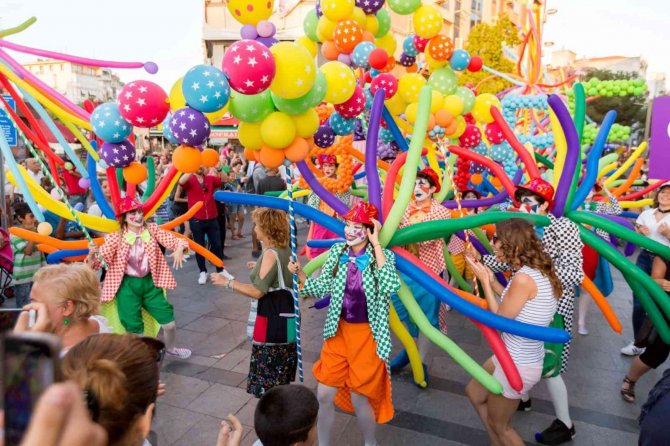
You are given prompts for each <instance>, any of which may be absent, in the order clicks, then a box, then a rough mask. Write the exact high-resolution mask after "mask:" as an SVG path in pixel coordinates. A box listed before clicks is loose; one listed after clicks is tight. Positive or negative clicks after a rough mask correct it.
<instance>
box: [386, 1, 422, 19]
mask: <svg viewBox="0 0 670 446" xmlns="http://www.w3.org/2000/svg"><path fill="white" fill-rule="evenodd" d="M387 3H388V5H389V8H391V11H393V12H395V13H396V14H400V15H408V14H411V13H413V12H414V11H416V10H417V9H419V6H421V0H388V2H387Z"/></svg>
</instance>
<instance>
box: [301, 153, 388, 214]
mask: <svg viewBox="0 0 670 446" xmlns="http://www.w3.org/2000/svg"><path fill="white" fill-rule="evenodd" d="M296 166H298V170H299V171H300V175H302V177H303V178H304V179H305V181H306V182H307V184H309V186H310V187H311V188H312V191H313V192H314V193H315V194H316V195H317V196H318V197H319V198H320V199H321V200H322V201H323V202H324V203H326V204H327V205H328V206H330V207H331V208H332V209H333V210H334V211H335V212H337V213H338V214H340V215H345V214H346V213H347V212H349V208H348V207H347V205H345V204H344V203H342V202H341V201H340V200H339V199H338V198H337V197H336V196H335V195H333V194H331V193H330V192H329V191H328V190H327V189H326V188H325V187H323V185H322V184H321V183H319V180H317V179H316V178H315V177H314V174H313V173H312V171H311V170H309V167H308V166H307V164H306V163H305V162H304V161H300V162H299V163H296ZM375 170H376V169H375Z"/></svg>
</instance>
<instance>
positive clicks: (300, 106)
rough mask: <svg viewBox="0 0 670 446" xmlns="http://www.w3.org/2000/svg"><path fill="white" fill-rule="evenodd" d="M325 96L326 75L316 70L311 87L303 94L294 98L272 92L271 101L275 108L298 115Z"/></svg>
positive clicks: (318, 102) (317, 103)
mask: <svg viewBox="0 0 670 446" xmlns="http://www.w3.org/2000/svg"><path fill="white" fill-rule="evenodd" d="M324 97H326V76H325V75H324V74H323V73H322V72H321V71H320V70H317V72H316V79H315V81H314V85H313V86H312V89H311V90H309V91H308V92H307V93H306V94H305V95H304V96H300V97H299V98H295V99H284V98H280V97H279V96H277V95H276V94H274V93H272V101H273V102H274V104H275V107H277V110H279V111H282V112H284V113H288V114H289V115H299V114H301V113H304V112H306V111H307V109H309V108H312V107H316V106H317V105H319V104H320V103H321V101H323V98H324Z"/></svg>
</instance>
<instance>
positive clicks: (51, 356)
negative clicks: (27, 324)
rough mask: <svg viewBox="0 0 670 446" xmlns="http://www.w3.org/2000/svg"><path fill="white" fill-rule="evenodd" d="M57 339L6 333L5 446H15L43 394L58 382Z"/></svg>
mask: <svg viewBox="0 0 670 446" xmlns="http://www.w3.org/2000/svg"><path fill="white" fill-rule="evenodd" d="M60 349H61V343H60V339H59V338H58V337H57V336H55V335H53V334H50V333H30V332H27V333H8V334H6V335H5V337H4V338H3V340H2V352H0V354H1V355H2V361H0V362H1V363H2V394H3V407H4V410H5V445H6V446H18V445H19V444H20V443H21V438H22V437H23V434H24V433H25V431H26V429H27V428H28V423H29V422H30V416H31V415H32V412H33V408H34V407H35V403H36V402H37V400H38V398H39V397H40V395H41V394H42V392H43V391H44V390H45V389H46V388H47V387H48V386H49V385H51V384H53V383H54V382H57V381H60V365H59V353H60Z"/></svg>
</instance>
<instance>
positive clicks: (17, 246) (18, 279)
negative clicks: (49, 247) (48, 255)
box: [9, 235, 45, 285]
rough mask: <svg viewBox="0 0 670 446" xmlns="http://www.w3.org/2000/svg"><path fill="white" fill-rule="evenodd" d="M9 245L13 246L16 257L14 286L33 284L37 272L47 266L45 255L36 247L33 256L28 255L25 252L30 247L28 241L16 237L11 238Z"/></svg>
mask: <svg viewBox="0 0 670 446" xmlns="http://www.w3.org/2000/svg"><path fill="white" fill-rule="evenodd" d="M9 243H10V244H11V245H12V254H13V255H14V275H13V281H12V285H21V284H24V283H30V282H32V281H33V276H34V275H35V273H36V272H37V270H38V269H40V268H41V267H42V266H43V265H44V264H45V261H44V254H42V252H41V251H39V250H38V249H37V247H35V249H34V251H33V253H32V254H31V255H26V254H25V253H24V251H25V250H26V247H27V246H28V241H27V240H25V239H22V238H21V237H17V236H15V235H10V236H9Z"/></svg>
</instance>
